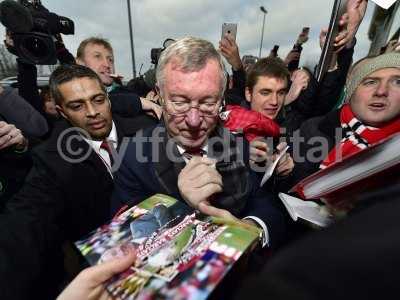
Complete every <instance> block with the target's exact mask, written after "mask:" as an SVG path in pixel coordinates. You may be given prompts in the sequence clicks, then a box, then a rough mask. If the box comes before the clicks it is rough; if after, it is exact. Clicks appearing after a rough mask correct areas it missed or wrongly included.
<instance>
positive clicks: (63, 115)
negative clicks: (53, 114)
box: [56, 104, 68, 120]
mask: <svg viewBox="0 0 400 300" xmlns="http://www.w3.org/2000/svg"><path fill="white" fill-rule="evenodd" d="M56 110H57V111H58V113H59V114H60V115H61V116H62V117H63V118H64V119H66V120H68V118H67V116H66V114H65V113H64V110H63V109H62V107H61V106H60V105H58V104H56Z"/></svg>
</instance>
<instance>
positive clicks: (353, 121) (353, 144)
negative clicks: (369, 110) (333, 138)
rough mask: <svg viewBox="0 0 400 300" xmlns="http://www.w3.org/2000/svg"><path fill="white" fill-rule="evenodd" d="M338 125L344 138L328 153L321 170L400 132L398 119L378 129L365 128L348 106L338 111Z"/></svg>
mask: <svg viewBox="0 0 400 300" xmlns="http://www.w3.org/2000/svg"><path fill="white" fill-rule="evenodd" d="M340 123H341V126H342V129H343V135H344V138H343V139H342V141H341V142H340V145H339V147H334V148H333V149H332V150H331V151H330V152H329V154H328V156H327V157H326V158H325V160H324V161H323V162H322V163H321V165H320V168H321V169H324V168H326V167H327V166H329V165H331V164H333V163H335V162H337V161H338V160H339V159H340V158H342V159H343V158H346V157H348V156H349V155H351V154H353V153H357V152H359V151H361V150H362V149H365V148H368V147H369V146H371V145H373V144H376V143H377V142H379V141H381V140H383V139H385V138H388V137H389V136H391V135H393V134H395V133H397V132H400V118H396V119H395V120H394V121H392V122H390V123H387V124H386V125H384V126H382V127H380V128H376V127H370V126H365V125H364V124H363V123H362V122H361V121H360V120H358V119H357V118H356V117H355V116H354V114H353V111H352V110H351V108H350V105H349V104H346V105H344V106H343V107H342V109H341V111H340Z"/></svg>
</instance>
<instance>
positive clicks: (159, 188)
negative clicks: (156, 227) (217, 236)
mask: <svg viewBox="0 0 400 300" xmlns="http://www.w3.org/2000/svg"><path fill="white" fill-rule="evenodd" d="M221 130H224V131H223V132H225V138H226V139H224V140H223V141H224V142H223V143H224V146H226V147H228V148H230V149H231V152H230V153H231V154H232V153H234V152H235V151H234V150H233V149H238V148H237V147H239V144H236V142H237V139H236V138H235V137H234V136H233V135H232V134H230V133H229V131H227V130H226V129H222V128H218V130H217V132H216V133H215V135H214V136H216V135H219V136H221V133H222V134H223V132H221ZM242 140H243V141H244V146H243V147H242V149H238V150H239V151H238V152H237V153H239V152H240V153H241V154H242V157H240V155H239V156H234V157H230V159H231V160H230V161H231V162H230V163H227V164H225V163H224V162H221V161H219V162H218V163H217V165H216V168H217V170H218V171H219V172H220V173H222V174H221V175H222V178H223V185H224V192H223V193H222V194H220V195H216V197H215V201H216V202H215V205H217V206H218V205H219V206H220V207H221V206H222V208H225V209H228V210H229V211H231V212H232V213H233V214H234V215H236V216H237V217H245V216H256V217H259V218H260V219H262V220H263V221H264V222H265V223H266V225H267V227H268V231H269V234H270V243H271V245H272V246H276V245H277V244H279V243H280V241H281V239H282V238H283V236H284V231H285V229H284V228H285V216H284V214H283V213H282V211H281V210H280V209H279V208H278V207H277V206H278V204H277V203H276V202H275V201H276V199H275V198H274V197H273V196H272V195H271V194H268V193H267V192H266V191H262V190H259V189H258V185H259V181H258V179H257V176H255V174H253V173H252V172H250V170H249V168H248V161H249V159H248V157H249V153H248V144H246V141H245V139H242ZM140 141H142V142H141V143H140ZM167 141H171V139H168V138H167V133H166V130H165V126H164V125H163V124H160V125H158V126H156V127H155V128H148V129H147V130H144V132H143V133H140V134H139V133H138V135H137V136H136V141H135V142H133V141H132V142H131V143H130V144H129V145H128V147H127V150H126V154H125V156H124V157H123V160H122V163H121V167H120V168H119V171H118V172H117V173H116V176H115V189H114V194H113V199H112V202H113V203H112V205H113V208H112V211H113V212H117V211H118V210H119V209H120V208H121V207H123V206H124V205H135V204H137V203H139V202H140V201H142V200H144V199H146V198H147V197H150V196H152V195H154V194H156V193H163V194H167V195H170V196H172V197H174V198H176V199H178V200H180V201H184V200H183V199H182V197H181V195H180V194H179V190H178V186H177V182H178V175H179V172H180V171H181V170H182V169H183V168H184V166H185V162H184V161H183V159H182V158H181V156H180V155H179V153H178V150H177V148H176V145H175V144H173V143H172V144H169V142H167ZM229 143H233V144H231V145H229ZM220 147H222V144H219V143H215V144H213V146H212V147H211V149H209V152H210V151H213V153H209V155H210V156H211V157H219V158H220V159H221V158H223V156H220V153H221V152H220V151H221V148H220ZM226 149H227V148H226ZM167 153H169V154H168V155H169V156H168V155H167ZM171 154H175V156H174V157H177V161H176V162H174V161H173V159H172V158H171ZM225 155H226V153H225ZM228 155H229V154H228ZM241 164H243V166H244V169H241V168H240V167H239V169H240V170H239V171H238V173H237V174H236V175H235V174H234V175H232V174H230V172H229V170H231V169H235V168H236V167H237V166H238V165H241ZM244 191H245V192H244ZM230 196H232V197H230ZM219 197H221V198H219Z"/></svg>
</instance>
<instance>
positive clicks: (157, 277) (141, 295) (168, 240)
mask: <svg viewBox="0 0 400 300" xmlns="http://www.w3.org/2000/svg"><path fill="white" fill-rule="evenodd" d="M228 223H229V225H227V222H223V221H221V220H218V219H215V218H210V217H207V216H204V215H201V214H199V213H198V212H195V211H194V210H193V209H191V208H189V207H188V206H187V205H185V204H184V203H182V202H180V201H177V200H175V199H174V198H171V197H169V196H166V195H161V194H157V195H154V196H152V197H150V198H148V199H146V200H144V201H143V202H141V203H140V204H138V205H137V206H134V207H132V208H130V209H129V210H127V211H125V212H123V213H122V214H120V215H119V216H117V217H116V218H114V219H113V220H112V221H111V222H110V224H108V225H104V226H102V227H100V228H98V229H97V230H96V231H94V232H92V233H91V234H90V235H89V236H88V237H86V238H85V239H82V240H80V241H77V242H76V243H75V245H76V246H77V248H78V249H79V250H80V252H81V253H82V254H83V255H84V257H85V258H86V259H87V260H88V262H89V263H90V264H91V265H95V264H99V263H101V262H104V261H107V260H110V259H111V258H112V257H114V256H115V252H117V251H120V249H121V247H124V246H127V245H129V246H131V245H134V246H135V247H136V249H137V257H138V259H137V260H136V262H135V264H134V265H133V266H131V267H130V268H129V269H128V270H126V271H125V272H123V273H121V274H119V275H117V276H115V277H114V278H112V279H111V280H110V281H109V282H108V283H107V290H108V291H109V292H110V294H111V295H112V296H113V297H115V298H117V299H146V300H150V299H206V298H207V297H208V296H209V295H210V293H211V292H212V291H213V290H214V288H215V287H216V286H217V284H218V283H219V282H220V281H221V279H222V278H223V277H224V276H225V275H226V274H227V272H228V271H229V270H230V269H231V267H232V266H233V265H234V264H235V262H236V261H237V260H238V259H239V258H240V256H241V255H242V254H243V253H244V252H245V251H247V250H248V249H249V247H250V246H251V245H252V244H254V243H255V242H256V241H257V239H258V234H259V232H258V231H257V229H255V228H253V227H251V226H249V227H247V226H242V225H239V224H236V223H235V222H228Z"/></svg>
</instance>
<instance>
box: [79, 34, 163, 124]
mask: <svg viewBox="0 0 400 300" xmlns="http://www.w3.org/2000/svg"><path fill="white" fill-rule="evenodd" d="M76 63H77V64H79V65H83V66H86V67H88V68H90V69H92V70H93V71H95V72H96V74H97V75H98V76H99V78H100V79H101V82H102V83H103V84H104V86H105V87H106V90H107V93H108V94H109V96H110V100H111V102H112V103H113V106H116V105H118V108H114V109H113V112H114V113H117V114H119V115H121V116H122V117H132V116H139V115H141V114H143V111H144V112H147V113H149V114H150V115H153V116H154V117H157V119H160V117H161V108H160V107H159V105H157V104H156V103H154V102H152V101H149V100H147V99H145V98H139V97H138V96H137V95H136V94H135V93H133V92H132V91H130V90H128V89H126V88H125V87H123V86H121V85H120V84H119V83H117V81H116V78H117V77H116V74H115V65H114V52H113V49H112V46H111V44H110V43H109V42H108V41H107V40H105V39H102V38H98V37H90V38H87V39H85V40H83V41H82V42H81V43H80V44H79V47H78V50H77V55H76ZM122 100H124V101H122ZM125 100H128V101H125ZM115 109H117V111H116V110H115ZM142 122H144V121H142ZM146 124H147V123H146ZM148 125H151V122H150V123H149V124H148Z"/></svg>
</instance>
